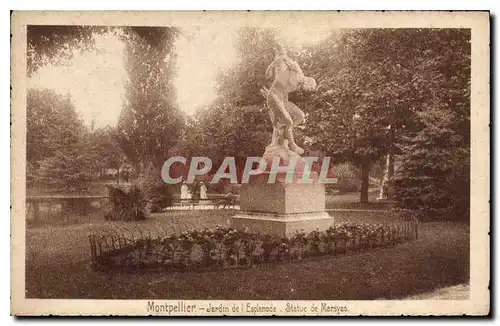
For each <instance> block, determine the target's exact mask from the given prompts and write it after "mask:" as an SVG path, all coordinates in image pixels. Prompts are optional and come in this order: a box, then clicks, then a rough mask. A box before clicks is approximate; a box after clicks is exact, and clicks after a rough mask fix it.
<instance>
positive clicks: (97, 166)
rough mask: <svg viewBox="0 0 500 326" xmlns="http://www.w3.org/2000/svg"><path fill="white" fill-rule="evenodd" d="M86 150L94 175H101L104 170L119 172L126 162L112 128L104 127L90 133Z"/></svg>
mask: <svg viewBox="0 0 500 326" xmlns="http://www.w3.org/2000/svg"><path fill="white" fill-rule="evenodd" d="M86 148H87V152H88V153H89V156H90V157H91V159H90V161H91V163H92V165H91V168H92V171H93V173H94V174H98V173H101V172H102V170H103V169H106V168H109V169H117V170H118V171H119V169H120V168H121V167H122V165H123V164H124V163H125V162H126V157H125V155H124V153H123V151H122V149H121V148H120V145H119V142H118V138H117V135H116V128H114V127H110V126H106V127H104V128H98V129H96V130H94V131H92V132H90V133H89V135H88V137H87V140H86ZM117 178H119V174H118V176H117Z"/></svg>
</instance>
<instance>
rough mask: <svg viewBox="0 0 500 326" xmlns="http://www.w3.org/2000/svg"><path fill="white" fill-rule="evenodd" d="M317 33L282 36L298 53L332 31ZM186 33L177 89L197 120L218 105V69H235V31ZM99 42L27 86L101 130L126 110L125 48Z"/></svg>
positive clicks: (105, 38)
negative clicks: (201, 111)
mask: <svg viewBox="0 0 500 326" xmlns="http://www.w3.org/2000/svg"><path fill="white" fill-rule="evenodd" d="M319 27H320V28H319V29H318V27H315V28H310V29H304V28H302V27H301V26H300V25H294V26H287V27H286V28H284V29H283V32H282V33H281V35H282V37H283V40H284V41H285V42H286V43H287V44H292V45H295V46H297V47H300V46H301V45H303V44H306V43H311V42H317V41H320V40H321V39H323V38H324V37H326V36H327V35H328V32H329V30H327V29H326V28H325V27H322V28H321V26H319ZM183 31H184V35H185V36H184V37H180V38H179V39H178V40H177V41H176V44H175V50H174V51H175V52H176V54H177V65H178V73H177V77H176V80H175V85H176V88H177V92H178V97H177V98H178V101H179V104H180V106H181V108H182V110H184V111H185V112H186V113H188V114H193V113H194V112H195V111H196V109H197V108H199V107H200V106H203V105H207V104H209V103H210V102H211V101H212V100H214V99H215V92H214V87H215V82H216V80H215V77H216V75H217V72H218V71H219V69H226V68H229V67H230V66H231V64H233V63H234V61H235V54H236V53H235V49H234V46H233V45H234V41H235V36H236V30H235V29H231V28H228V27H225V26H210V27H208V26H204V27H201V28H189V29H184V30H183ZM186 36H187V37H186ZM95 42H96V47H95V50H92V51H85V52H81V51H75V52H74V55H73V57H72V59H70V60H66V61H65V62H60V61H59V62H53V63H51V64H48V65H46V66H43V67H41V68H40V69H39V70H38V71H37V72H36V74H35V75H33V76H32V77H31V78H30V80H29V84H30V87H36V88H51V89H54V90H56V91H57V92H59V93H61V94H67V93H69V94H70V95H71V98H72V100H73V102H74V104H75V107H76V108H77V110H78V111H79V112H80V114H81V116H82V118H83V119H84V121H85V123H86V124H87V125H90V124H91V121H92V119H95V121H96V125H97V126H98V127H103V126H106V125H111V126H114V125H116V123H117V121H118V117H119V115H120V112H121V109H122V98H123V94H124V84H125V78H126V71H125V69H124V65H123V63H124V61H123V51H124V45H123V43H122V42H121V41H120V40H119V38H118V37H117V36H116V35H113V34H107V35H99V36H96V37H95Z"/></svg>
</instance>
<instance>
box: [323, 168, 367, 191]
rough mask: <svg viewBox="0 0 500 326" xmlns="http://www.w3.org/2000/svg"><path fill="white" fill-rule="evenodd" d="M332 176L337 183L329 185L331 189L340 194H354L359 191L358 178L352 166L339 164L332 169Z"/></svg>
mask: <svg viewBox="0 0 500 326" xmlns="http://www.w3.org/2000/svg"><path fill="white" fill-rule="evenodd" d="M333 174H334V175H335V177H336V178H337V180H338V181H337V183H336V184H334V185H331V186H330V187H331V188H333V189H338V190H339V192H340V193H341V194H342V193H344V192H355V191H358V190H359V182H360V179H359V176H358V175H357V174H356V173H355V171H354V168H353V166H352V164H350V163H341V164H337V165H335V166H334V167H333Z"/></svg>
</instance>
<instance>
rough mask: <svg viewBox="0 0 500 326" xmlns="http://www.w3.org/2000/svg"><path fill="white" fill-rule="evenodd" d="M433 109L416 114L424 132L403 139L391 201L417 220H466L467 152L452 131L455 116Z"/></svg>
mask: <svg viewBox="0 0 500 326" xmlns="http://www.w3.org/2000/svg"><path fill="white" fill-rule="evenodd" d="M435 105H436V106H435V107H429V108H427V109H426V110H425V111H423V112H421V113H420V114H419V116H420V121H421V122H422V123H423V124H424V128H423V129H421V130H420V131H419V132H418V133H417V134H416V136H415V137H406V138H405V139H404V142H403V144H402V145H401V148H402V155H401V169H400V172H399V173H397V174H396V176H395V179H394V185H395V196H394V199H395V200H396V204H397V206H398V207H400V208H402V209H404V210H407V211H410V212H412V213H413V214H416V215H417V216H418V217H421V218H426V219H436V218H438V219H439V218H454V219H462V220H466V219H468V217H469V206H470V177H469V175H470V173H469V167H470V149H469V148H468V147H463V146H462V144H463V142H464V139H463V137H462V136H461V135H460V134H459V133H457V132H456V131H455V130H453V125H455V124H456V122H457V116H456V114H455V113H453V112H452V111H451V110H450V109H448V108H446V107H443V106H439V104H438V103H436V104H435Z"/></svg>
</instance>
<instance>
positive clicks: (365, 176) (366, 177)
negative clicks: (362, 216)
mask: <svg viewBox="0 0 500 326" xmlns="http://www.w3.org/2000/svg"><path fill="white" fill-rule="evenodd" d="M369 186H370V163H369V162H363V164H362V165H361V194H360V197H359V201H360V202H361V203H367V202H368V187H369Z"/></svg>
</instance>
